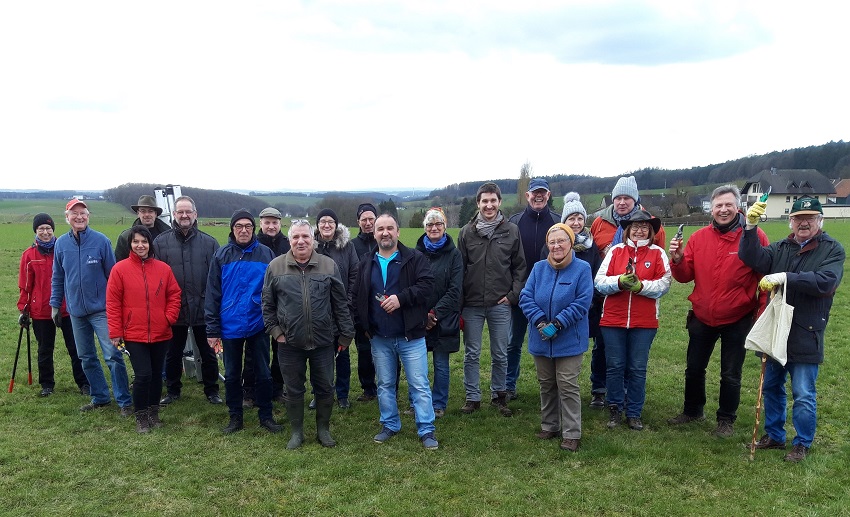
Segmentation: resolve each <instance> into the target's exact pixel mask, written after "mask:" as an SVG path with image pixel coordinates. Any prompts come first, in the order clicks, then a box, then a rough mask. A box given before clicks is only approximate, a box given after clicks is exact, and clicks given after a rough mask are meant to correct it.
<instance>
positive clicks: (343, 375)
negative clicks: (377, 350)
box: [331, 340, 372, 400]
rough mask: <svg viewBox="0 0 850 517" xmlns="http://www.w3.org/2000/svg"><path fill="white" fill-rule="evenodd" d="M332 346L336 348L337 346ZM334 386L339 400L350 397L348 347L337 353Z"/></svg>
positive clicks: (349, 357) (349, 354)
mask: <svg viewBox="0 0 850 517" xmlns="http://www.w3.org/2000/svg"><path fill="white" fill-rule="evenodd" d="M334 342H336V340H334ZM331 348H333V349H336V347H331ZM369 355H370V356H371V355H372V354H371V353H370V354H369ZM334 388H335V389H336V399H337V400H342V399H347V398H348V390H349V389H350V388H351V353H350V352H349V351H348V348H347V347H346V349H345V350H341V351H340V352H339V353H338V354H336V383H335V384H334Z"/></svg>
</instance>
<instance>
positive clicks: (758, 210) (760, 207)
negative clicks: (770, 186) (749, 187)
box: [747, 201, 767, 226]
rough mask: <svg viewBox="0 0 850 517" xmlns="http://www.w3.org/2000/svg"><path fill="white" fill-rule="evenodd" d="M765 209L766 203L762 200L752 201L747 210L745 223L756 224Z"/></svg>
mask: <svg viewBox="0 0 850 517" xmlns="http://www.w3.org/2000/svg"><path fill="white" fill-rule="evenodd" d="M766 209H767V203H765V202H764V201H756V202H755V203H753V206H751V207H750V209H749V210H747V224H748V225H750V226H756V225H758V224H759V221H761V216H763V215H764V211H765V210H766Z"/></svg>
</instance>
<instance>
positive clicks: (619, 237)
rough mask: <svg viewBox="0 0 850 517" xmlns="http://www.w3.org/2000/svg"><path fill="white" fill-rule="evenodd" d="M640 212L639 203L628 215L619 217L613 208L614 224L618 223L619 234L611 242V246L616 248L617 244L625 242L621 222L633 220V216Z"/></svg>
mask: <svg viewBox="0 0 850 517" xmlns="http://www.w3.org/2000/svg"><path fill="white" fill-rule="evenodd" d="M638 210H640V205H638V204H637V203H635V206H634V208H632V211H631V212H629V213H628V214H626V215H619V214H617V211H616V210H614V209H613V208H612V209H611V217H613V218H614V222H615V223H617V233H615V234H614V240H613V241H611V246H616V245H617V244H620V243H621V242H623V227H622V226H620V221H628V220H629V219H631V218H632V216H633V215H635V214H636V213H637V211H638Z"/></svg>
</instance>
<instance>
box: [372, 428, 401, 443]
mask: <svg viewBox="0 0 850 517" xmlns="http://www.w3.org/2000/svg"><path fill="white" fill-rule="evenodd" d="M395 435H396V432H395V431H391V430H390V429H389V428H387V427H384V428H383V429H381V432H380V433H378V434H376V435H375V438H374V440H375V443H384V442H385V441H387V440H389V439H390V438H392V437H393V436H395Z"/></svg>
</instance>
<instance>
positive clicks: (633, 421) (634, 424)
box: [626, 417, 643, 431]
mask: <svg viewBox="0 0 850 517" xmlns="http://www.w3.org/2000/svg"><path fill="white" fill-rule="evenodd" d="M626 423H627V424H629V429H631V430H633V431H643V422H641V421H640V418H639V417H630V418H627V419H626Z"/></svg>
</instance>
